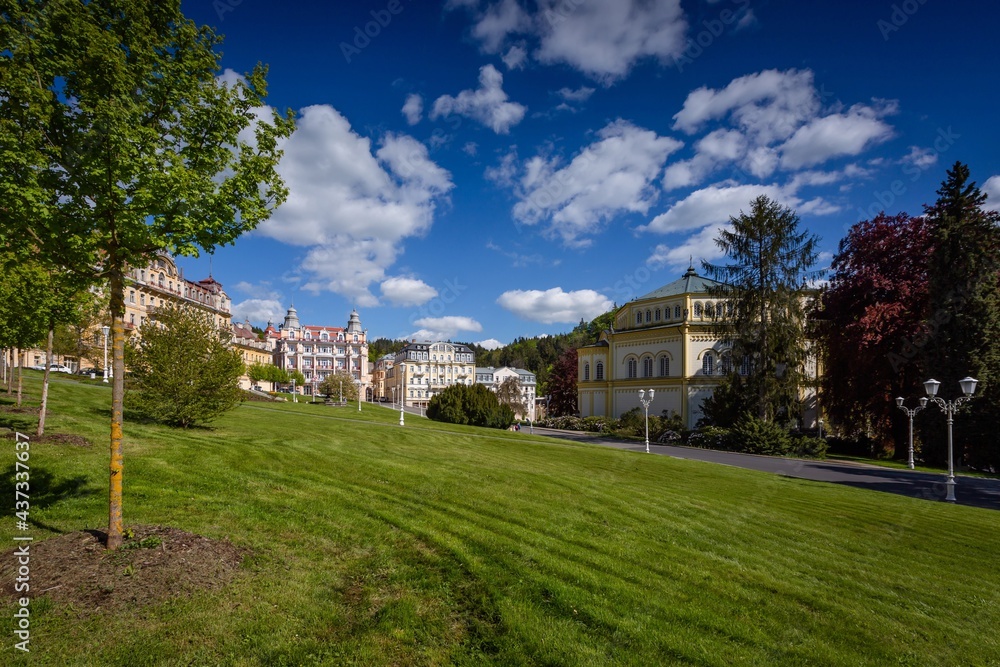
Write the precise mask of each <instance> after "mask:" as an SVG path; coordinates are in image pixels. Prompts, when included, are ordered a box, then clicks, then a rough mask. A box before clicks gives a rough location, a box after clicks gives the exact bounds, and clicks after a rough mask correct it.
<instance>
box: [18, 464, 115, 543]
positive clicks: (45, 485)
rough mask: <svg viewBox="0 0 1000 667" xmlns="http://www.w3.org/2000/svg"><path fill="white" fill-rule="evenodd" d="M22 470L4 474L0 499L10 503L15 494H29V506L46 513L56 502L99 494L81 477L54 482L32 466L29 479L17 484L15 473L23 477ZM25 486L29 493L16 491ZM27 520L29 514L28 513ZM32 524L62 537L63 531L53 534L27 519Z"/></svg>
mask: <svg viewBox="0 0 1000 667" xmlns="http://www.w3.org/2000/svg"><path fill="white" fill-rule="evenodd" d="M24 472H25V471H24V470H18V469H17V467H16V465H15V464H13V463H12V464H11V465H9V466H7V468H6V469H5V470H4V471H3V473H0V474H2V478H0V498H10V499H11V500H13V499H14V498H15V493H16V492H17V491H21V492H22V493H27V494H28V500H29V501H30V503H31V509H32V510H39V509H45V508H46V507H51V506H52V505H55V504H56V503H58V502H61V501H63V500H69V499H71V498H82V497H85V496H92V495H94V494H96V493H98V492H99V489H96V488H94V487H90V486H87V478H86V477H84V476H83V475H78V476H76V477H69V478H66V479H61V480H60V479H56V477H55V476H54V475H53V474H52V473H50V472H49V471H47V470H45V469H44V468H37V467H34V466H32V467H31V470H30V471H29V473H30V476H29V479H28V480H18V479H17V478H16V474H17V473H22V475H23V473H24ZM23 481H27V482H28V489H27V490H26V489H25V488H23V487H21V488H18V487H17V483H18V482H23ZM29 517H30V513H29ZM29 520H30V522H31V523H33V524H35V525H37V526H38V527H40V528H44V529H46V530H51V531H53V532H57V533H61V532H62V531H60V530H56V529H55V528H53V527H51V526H47V525H45V524H42V523H39V522H38V521H37V520H35V519H29Z"/></svg>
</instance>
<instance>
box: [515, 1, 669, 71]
mask: <svg viewBox="0 0 1000 667" xmlns="http://www.w3.org/2000/svg"><path fill="white" fill-rule="evenodd" d="M534 25H535V30H536V34H537V35H538V37H539V45H538V49H537V50H536V51H535V58H536V59H537V60H538V61H539V62H542V63H545V64H567V65H569V66H570V67H574V68H576V69H577V70H579V71H581V72H583V73H584V74H586V75H587V76H589V77H591V78H593V79H594V80H596V81H599V82H601V83H602V84H604V85H610V84H612V83H614V82H615V81H618V80H620V79H622V78H624V77H625V76H627V75H628V73H629V71H630V70H631V68H632V66H633V65H634V64H635V63H636V62H638V61H639V60H642V59H644V58H656V59H658V60H659V61H660V62H662V63H666V62H668V61H670V59H672V58H673V57H675V56H678V55H680V54H681V53H682V52H683V50H684V46H685V44H684V37H685V32H686V30H687V21H686V20H685V18H684V12H683V10H682V9H681V5H680V0H657V1H655V2H649V1H648V0H616V1H615V2H585V1H584V0H570V1H568V2H567V0H539V2H538V12H537V14H536V16H535V23H534Z"/></svg>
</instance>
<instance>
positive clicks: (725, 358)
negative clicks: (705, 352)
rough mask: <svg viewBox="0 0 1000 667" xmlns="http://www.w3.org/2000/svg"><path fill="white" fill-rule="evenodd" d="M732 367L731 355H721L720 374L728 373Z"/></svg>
mask: <svg viewBox="0 0 1000 667" xmlns="http://www.w3.org/2000/svg"><path fill="white" fill-rule="evenodd" d="M732 367H733V358H732V355H729V354H724V355H722V374H723V375H729V372H730V371H731V370H732Z"/></svg>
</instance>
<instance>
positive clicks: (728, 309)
mask: <svg viewBox="0 0 1000 667" xmlns="http://www.w3.org/2000/svg"><path fill="white" fill-rule="evenodd" d="M732 316H733V302H732V301H727V302H726V317H732Z"/></svg>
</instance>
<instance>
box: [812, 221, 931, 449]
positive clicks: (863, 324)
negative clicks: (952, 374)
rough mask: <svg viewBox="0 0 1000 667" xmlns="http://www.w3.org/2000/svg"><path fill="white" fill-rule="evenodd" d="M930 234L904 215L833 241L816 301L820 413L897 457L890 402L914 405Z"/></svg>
mask: <svg viewBox="0 0 1000 667" xmlns="http://www.w3.org/2000/svg"><path fill="white" fill-rule="evenodd" d="M929 232H930V227H929V224H928V223H927V221H926V219H924V218H911V217H910V216H908V215H907V214H906V213H899V214H897V215H895V216H889V215H886V214H885V213H884V212H883V213H880V214H879V215H878V216H877V217H875V219H873V220H863V221H861V222H859V223H857V224H855V225H854V226H853V227H851V229H850V231H849V232H848V234H847V236H846V237H845V238H844V239H842V240H841V242H840V247H839V249H838V253H837V256H836V257H835V258H834V261H833V266H832V270H833V277H832V279H831V281H830V285H829V287H828V288H827V290H826V291H825V292H824V294H823V300H822V314H821V327H820V329H821V330H820V336H821V339H822V342H823V345H822V348H823V361H824V365H825V375H824V378H823V384H822V398H821V400H822V402H823V409H824V412H825V413H826V415H827V417H828V418H829V420H830V421H832V423H833V424H834V425H836V426H837V427H839V428H840V429H841V430H843V431H845V432H847V433H848V434H852V435H853V434H859V433H865V434H868V435H870V436H871V437H872V438H873V439H874V440H875V443H876V445H881V446H883V447H887V446H891V445H897V446H896V448H895V451H896V456H897V458H899V457H904V458H905V456H906V446H905V443H906V423H905V415H903V414H902V412H900V411H899V410H898V409H897V408H896V403H895V398H896V397H897V396H902V397H904V398H906V399H907V403H908V404H909V405H910V406H911V407H912V406H913V405H915V404H916V401H917V399H918V398H919V396H917V395H915V394H914V393H913V389H914V387H920V386H921V385H920V382H921V380H922V379H925V378H921V377H920V370H919V368H918V364H917V360H918V358H919V345H920V344H921V337H922V336H921V332H922V320H923V316H924V312H925V308H926V305H927V299H928V284H927V259H928V257H929V255H930V233H929ZM900 417H903V418H904V419H900ZM899 445H901V446H899Z"/></svg>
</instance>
